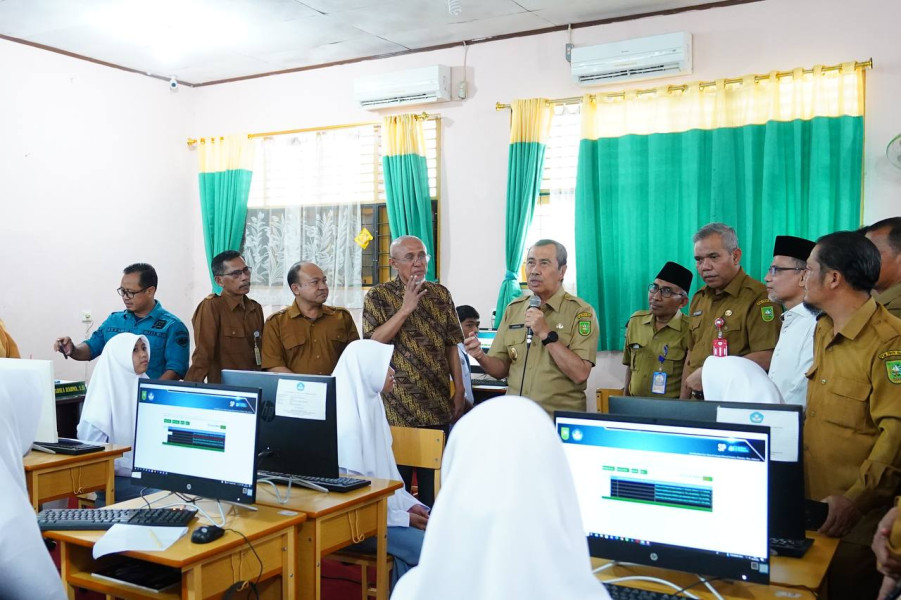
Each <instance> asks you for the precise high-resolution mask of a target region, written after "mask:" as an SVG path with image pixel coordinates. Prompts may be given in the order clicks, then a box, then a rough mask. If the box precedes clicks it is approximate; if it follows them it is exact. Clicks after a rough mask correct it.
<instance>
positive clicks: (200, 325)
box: [185, 250, 263, 383]
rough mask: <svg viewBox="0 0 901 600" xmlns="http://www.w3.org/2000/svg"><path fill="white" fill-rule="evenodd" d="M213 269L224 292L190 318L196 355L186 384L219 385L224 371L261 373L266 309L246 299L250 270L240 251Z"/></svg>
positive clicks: (224, 255) (218, 259) (219, 258)
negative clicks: (264, 311) (262, 339)
mask: <svg viewBox="0 0 901 600" xmlns="http://www.w3.org/2000/svg"><path fill="white" fill-rule="evenodd" d="M210 268H211V270H212V271H213V275H214V276H215V278H216V283H217V284H219V285H220V286H221V287H222V293H221V294H210V295H209V296H207V297H206V298H204V299H203V300H202V301H201V302H200V304H198V305H197V309H196V310H195V311H194V316H193V317H191V323H192V324H193V325H194V355H193V356H192V357H191V367H190V368H189V369H188V372H187V373H186V374H185V381H204V380H206V381H207V382H208V383H220V382H221V381H222V369H239V370H242V371H259V370H260V340H261V335H262V333H263V307H262V306H260V303H259V302H257V301H256V300H251V299H250V298H248V297H247V292H249V291H250V267H248V266H247V264H246V263H245V262H244V259H243V258H241V254H240V253H239V252H235V251H234V250H226V251H225V252H220V253H219V254H217V255H216V256H214V257H213V261H212V262H211V263H210Z"/></svg>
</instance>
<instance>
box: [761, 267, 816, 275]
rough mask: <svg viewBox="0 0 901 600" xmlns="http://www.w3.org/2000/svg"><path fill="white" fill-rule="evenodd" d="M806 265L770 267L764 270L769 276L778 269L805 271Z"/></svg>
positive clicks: (778, 270) (774, 273)
mask: <svg viewBox="0 0 901 600" xmlns="http://www.w3.org/2000/svg"><path fill="white" fill-rule="evenodd" d="M806 270H807V267H770V268H769V269H767V270H766V272H767V273H769V274H770V277H775V276H776V273H779V272H780V271H806Z"/></svg>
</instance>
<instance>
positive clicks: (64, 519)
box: [37, 508, 197, 531]
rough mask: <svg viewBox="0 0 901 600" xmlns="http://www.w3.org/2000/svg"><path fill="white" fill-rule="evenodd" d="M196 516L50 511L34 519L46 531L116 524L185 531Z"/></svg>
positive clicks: (175, 511)
mask: <svg viewBox="0 0 901 600" xmlns="http://www.w3.org/2000/svg"><path fill="white" fill-rule="evenodd" d="M196 514H197V511H196V510H190V509H187V508H97V509H93V508H51V509H47V510H42V511H41V512H39V513H38V515H37V517H38V527H40V529H41V531H47V530H68V529H73V530H88V529H109V528H110V527H112V526H113V525H115V524H116V523H122V524H125V525H150V526H153V527H184V526H185V525H187V524H188V523H190V522H191V519H193V518H194V515H196Z"/></svg>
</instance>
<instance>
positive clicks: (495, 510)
mask: <svg viewBox="0 0 901 600" xmlns="http://www.w3.org/2000/svg"><path fill="white" fill-rule="evenodd" d="M441 475H442V483H441V493H440V495H439V496H438V499H437V500H436V501H435V507H434V509H433V510H432V514H431V516H430V517H429V525H428V528H427V529H426V533H425V541H424V542H423V546H422V554H421V556H420V559H419V566H418V567H415V568H414V569H412V570H411V571H410V572H409V573H407V574H406V575H404V577H403V578H401V580H400V581H398V582H397V586H396V587H395V589H394V593H393V594H392V596H391V598H392V600H416V599H419V598H429V599H431V600H445V599H446V600H459V599H460V598H466V599H467V600H480V599H484V600H495V599H497V598H517V599H518V600H547V599H548V598H580V599H583V598H595V599H598V598H606V599H609V598H610V596H609V595H608V594H607V590H606V589H604V587H603V586H602V585H601V583H600V582H599V581H598V580H597V579H596V578H595V577H594V575H592V573H591V562H590V558H589V555H588V542H587V540H586V535H585V530H584V529H583V527H582V519H581V517H580V513H579V506H578V502H577V500H576V490H575V487H574V486H573V481H572V475H571V474H570V470H569V465H568V463H567V461H566V457H565V456H564V453H563V446H562V444H561V442H560V440H559V439H558V438H557V434H556V432H555V431H554V427H553V425H552V424H551V422H550V421H549V420H548V418H547V413H546V412H545V411H544V410H543V409H542V408H541V407H539V406H538V405H537V404H535V403H534V402H532V401H531V400H529V399H527V398H522V397H520V396H502V397H500V398H494V399H492V400H490V401H488V402H485V403H483V404H481V405H479V406H477V407H476V408H475V409H473V410H472V411H471V412H470V413H469V414H468V415H466V416H465V417H463V419H461V420H460V422H459V423H457V424H456V425H455V426H454V430H453V433H452V434H451V436H450V438H449V442H448V445H447V449H446V450H445V452H444V460H443V461H442V471H441ZM486 490H490V496H491V498H490V499H487V500H486Z"/></svg>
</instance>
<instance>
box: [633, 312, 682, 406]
mask: <svg viewBox="0 0 901 600" xmlns="http://www.w3.org/2000/svg"><path fill="white" fill-rule="evenodd" d="M688 342H689V336H688V318H687V317H686V316H685V315H683V314H682V311H681V310H680V311H679V312H677V313H676V314H675V315H674V316H673V318H672V319H671V320H670V322H669V323H667V324H666V325H665V326H663V328H661V329H660V330H659V331H658V329H657V326H656V319H655V317H654V315H652V314H651V312H650V311H647V310H639V311H637V312H636V313H635V314H633V315H632V317H631V318H630V319H629V323H628V324H627V325H626V344H625V347H624V348H623V364H624V365H629V369H630V370H631V371H632V376H631V377H630V378H629V394H630V395H632V396H644V397H655V396H660V397H665V398H678V397H679V392H680V391H681V388H682V368H683V367H684V366H685V356H686V355H687V354H688ZM664 346H665V347H666V352H664ZM661 356H662V357H663V362H661V361H660V357H661ZM655 371H663V372H664V373H666V392H665V393H663V394H655V393H653V392H651V384H652V383H653V382H652V381H651V378H652V377H653V375H654V372H655Z"/></svg>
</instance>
